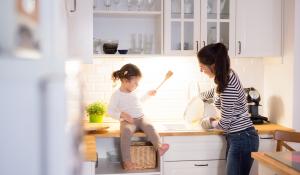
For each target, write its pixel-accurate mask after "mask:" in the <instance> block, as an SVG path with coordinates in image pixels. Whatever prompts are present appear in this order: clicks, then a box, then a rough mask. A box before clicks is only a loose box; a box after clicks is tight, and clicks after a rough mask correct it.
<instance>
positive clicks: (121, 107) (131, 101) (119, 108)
mask: <svg viewBox="0 0 300 175" xmlns="http://www.w3.org/2000/svg"><path fill="white" fill-rule="evenodd" d="M148 97H149V96H148V95H145V96H143V98H141V99H139V98H138V97H137V95H136V92H135V91H133V92H128V93H126V92H121V91H120V89H118V90H116V91H115V92H114V93H113V94H112V96H111V99H110V102H109V105H108V114H109V115H110V116H111V117H112V118H115V119H118V120H119V119H120V114H121V112H125V113H127V114H129V115H130V116H131V117H133V118H140V117H143V116H144V112H143V108H142V101H145V100H146V99H147V98H148Z"/></svg>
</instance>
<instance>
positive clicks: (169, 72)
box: [156, 70, 173, 90]
mask: <svg viewBox="0 0 300 175" xmlns="http://www.w3.org/2000/svg"><path fill="white" fill-rule="evenodd" d="M172 75H173V72H172V71H170V70H169V71H168V72H167V74H166V75H165V79H164V80H163V81H162V82H161V83H160V84H159V85H158V86H157V88H156V90H158V89H159V88H160V87H161V86H162V85H163V84H164V83H165V82H166V81H167V80H168V79H169V78H170V77H171V76H172Z"/></svg>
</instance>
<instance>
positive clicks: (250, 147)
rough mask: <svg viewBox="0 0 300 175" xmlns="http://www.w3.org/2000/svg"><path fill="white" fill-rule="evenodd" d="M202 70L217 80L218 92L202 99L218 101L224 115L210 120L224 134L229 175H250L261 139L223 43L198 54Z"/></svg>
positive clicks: (215, 90) (215, 89)
mask: <svg viewBox="0 0 300 175" xmlns="http://www.w3.org/2000/svg"><path fill="white" fill-rule="evenodd" d="M198 61H199V65H200V70H201V72H203V73H204V74H206V75H207V76H208V77H209V78H212V79H214V82H215V84H216V85H217V86H216V88H214V89H212V90H210V91H207V92H203V93H202V94H201V97H202V98H203V99H209V98H212V97H214V103H215V106H216V107H217V108H219V109H220V111H221V119H220V120H215V119H214V118H210V119H209V120H207V122H209V123H208V125H209V126H213V127H214V128H219V129H222V130H224V133H225V136H226V140H227V154H226V156H227V166H226V174H230V175H246V174H249V172H250V169H251V166H252V163H253V159H252V158H251V152H255V151H257V150H258V145H259V138H258V135H257V132H256V130H255V128H254V127H253V124H252V122H251V120H250V117H249V113H248V108H247V103H246V97H245V93H244V89H243V86H242V84H241V82H240V80H239V78H238V76H237V74H236V73H235V72H234V71H233V70H232V69H231V68H230V59H229V56H228V53H227V48H226V46H225V45H224V44H222V43H216V44H210V45H207V46H205V47H203V48H202V49H201V50H200V51H199V53H198Z"/></svg>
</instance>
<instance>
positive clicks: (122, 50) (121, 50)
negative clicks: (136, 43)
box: [118, 49, 128, 54]
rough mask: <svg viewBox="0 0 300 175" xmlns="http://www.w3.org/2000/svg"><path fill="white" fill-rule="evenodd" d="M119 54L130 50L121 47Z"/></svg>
mask: <svg viewBox="0 0 300 175" xmlns="http://www.w3.org/2000/svg"><path fill="white" fill-rule="evenodd" d="M118 52H119V54H127V53H128V50H127V49H120V50H118Z"/></svg>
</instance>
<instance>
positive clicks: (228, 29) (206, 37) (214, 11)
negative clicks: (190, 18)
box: [201, 0, 235, 55]
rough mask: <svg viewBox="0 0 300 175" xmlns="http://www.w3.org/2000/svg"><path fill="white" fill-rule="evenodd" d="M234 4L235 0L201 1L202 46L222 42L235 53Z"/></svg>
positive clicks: (230, 52)
mask: <svg viewBox="0 0 300 175" xmlns="http://www.w3.org/2000/svg"><path fill="white" fill-rule="evenodd" d="M234 4H235V2H234V0H202V1H201V47H204V46H205V45H207V44H211V43H217V42H222V43H223V44H225V45H226V46H227V48H228V50H229V54H230V55H234V53H235V52H234V51H235V46H234V44H235V42H234V41H235V35H234V30H235V28H234V27H235V25H234V18H235V16H234Z"/></svg>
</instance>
